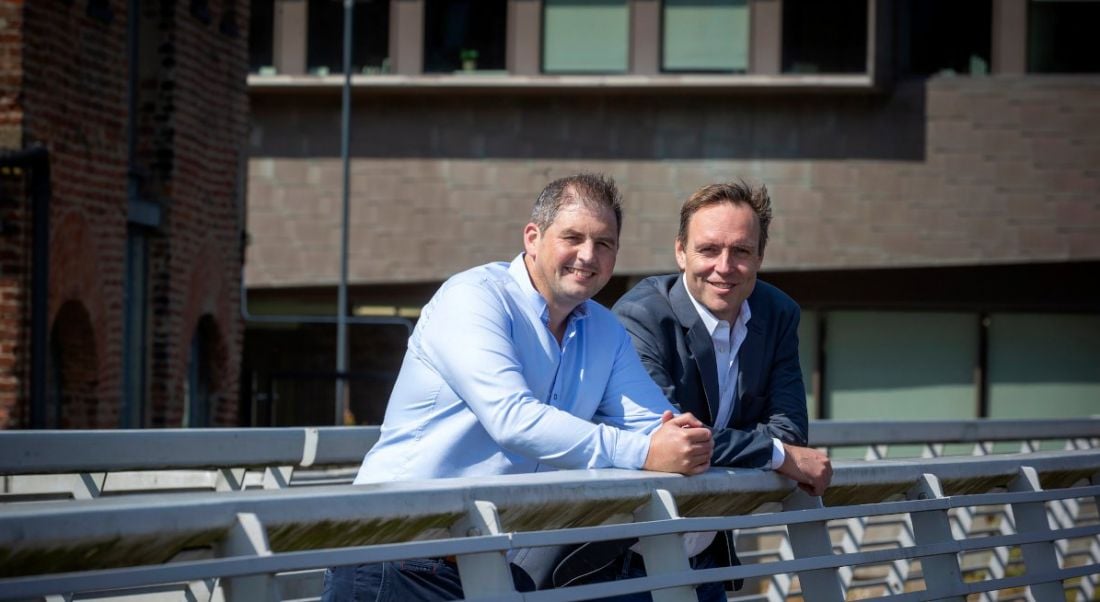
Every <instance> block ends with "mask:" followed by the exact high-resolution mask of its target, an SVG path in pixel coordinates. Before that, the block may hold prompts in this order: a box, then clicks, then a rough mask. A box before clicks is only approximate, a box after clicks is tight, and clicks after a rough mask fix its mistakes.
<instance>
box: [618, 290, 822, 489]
mask: <svg viewBox="0 0 1100 602" xmlns="http://www.w3.org/2000/svg"><path fill="white" fill-rule="evenodd" d="M748 303H749V310H750V311H751V312H752V317H751V319H750V320H749V323H748V336H747V337H746V338H745V342H744V343H743V344H742V345H741V349H740V350H739V351H738V353H737V357H738V369H739V372H738V374H737V375H736V383H737V390H736V393H735V405H734V411H733V413H732V414H731V416H730V421H729V424H718V425H716V424H714V416H716V415H717V414H718V372H717V367H716V364H715V359H714V344H713V343H712V341H711V337H710V333H708V332H707V329H706V327H705V326H704V325H703V321H702V320H701V319H700V318H699V313H698V312H697V311H696V310H695V306H694V305H692V302H691V299H690V297H689V296H688V292H687V289H686V288H685V287H684V281H683V277H682V275H681V274H668V275H664V276H653V277H651V278H646V279H645V280H643V281H641V282H640V283H638V285H637V286H635V287H634V288H633V289H631V290H630V291H629V292H628V293H626V295H624V296H623V297H622V298H621V299H620V300H619V302H618V303H616V304H615V306H614V308H612V311H614V312H615V314H616V315H617V316H618V317H619V320H620V321H621V322H622V323H623V325H624V326H625V327H626V330H627V332H629V333H630V336H631V338H632V339H633V340H634V347H635V349H637V350H638V355H639V356H641V359H642V364H643V365H644V366H645V368H646V370H647V371H648V372H649V375H650V376H651V377H652V378H653V380H654V381H655V382H656V383H657V385H659V386H660V387H661V389H662V390H663V391H664V393H665V396H666V397H668V399H669V401H671V402H672V403H673V404H674V405H676V406H677V407H678V408H679V409H680V410H681V411H684V412H691V413H692V414H694V415H695V416H696V417H697V418H699V420H702V421H703V422H705V423H706V424H708V425H709V426H712V427H716V428H715V432H714V455H713V456H712V458H711V464H712V465H714V466H737V467H744V468H761V467H764V466H767V465H768V463H769V462H770V461H771V454H772V438H773V437H775V438H777V439H779V440H780V441H783V442H785V443H790V444H793V445H801V446H804V445H806V443H807V433H808V429H809V426H808V423H807V420H808V419H807V415H806V389H805V386H804V385H803V382H802V370H801V368H800V367H799V363H798V320H799V314H800V312H799V308H798V304H797V303H795V302H794V300H793V299H791V298H790V297H789V296H787V295H786V294H785V293H784V292H783V291H781V290H779V289H777V288H775V287H774V286H772V285H770V284H768V283H766V282H762V281H760V280H757V282H756V287H755V289H754V290H753V292H752V294H751V295H749V298H748Z"/></svg>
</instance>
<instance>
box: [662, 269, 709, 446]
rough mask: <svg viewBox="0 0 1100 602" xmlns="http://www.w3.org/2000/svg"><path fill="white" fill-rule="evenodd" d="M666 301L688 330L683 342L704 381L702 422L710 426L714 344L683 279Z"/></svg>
mask: <svg viewBox="0 0 1100 602" xmlns="http://www.w3.org/2000/svg"><path fill="white" fill-rule="evenodd" d="M669 301H670V302H671V305H672V310H673V311H674V312H675V313H676V319H677V320H679V322H680V326H682V327H683V328H684V329H686V330H687V332H686V333H685V340H686V342H687V346H688V349H690V350H691V355H692V357H693V358H695V367H696V369H698V370H699V377H700V380H702V381H703V391H704V393H705V394H706V397H707V398H706V400H705V401H706V404H705V409H706V410H707V412H708V414H709V415H708V416H706V418H705V419H704V422H706V423H707V424H710V425H713V424H714V417H715V416H717V415H718V368H717V366H716V364H715V362H716V360H715V359H714V343H713V342H712V341H711V338H710V333H709V332H707V329H706V327H705V326H703V321H702V320H700V319H699V312H697V311H695V306H694V305H693V304H692V303H691V299H690V298H689V297H688V292H687V289H686V288H684V280H683V278H682V277H680V278H677V279H676V284H674V285H673V286H672V290H670V291H669ZM700 405H701V406H703V405H704V404H700ZM700 418H702V417H700Z"/></svg>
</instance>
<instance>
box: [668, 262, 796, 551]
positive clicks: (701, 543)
mask: <svg viewBox="0 0 1100 602" xmlns="http://www.w3.org/2000/svg"><path fill="white" fill-rule="evenodd" d="M683 278H684V288H687V276H686V275H685V276H683ZM687 290H688V291H689V292H688V299H691V304H692V305H694V306H695V311H696V312H697V313H698V314H699V319H700V320H702V321H703V326H705V327H706V329H707V332H709V333H710V339H711V343H712V344H713V345H714V359H715V364H716V366H717V368H718V415H717V416H716V417H715V419H714V427H715V428H725V427H726V425H728V424H729V421H730V416H732V415H733V409H734V405H736V403H737V395H736V393H737V388H738V385H739V384H740V383H739V381H740V379H739V375H740V370H739V365H738V364H739V360H738V357H737V352H738V351H740V350H741V345H742V344H744V342H745V338H746V337H748V335H749V326H748V324H749V320H750V319H752V310H751V309H749V302H748V300H747V299H746V300H745V301H742V302H741V311H740V312H738V314H737V320H736V321H735V322H734V324H733V325H732V326H731V325H730V323H729V322H727V321H725V320H719V319H718V318H717V317H716V316H715V315H714V314H712V313H711V312H710V310H709V309H707V308H706V307H704V306H703V305H702V304H701V303H699V301H697V300H696V299H695V297H693V296H691V293H690V291H691V289H687ZM785 459H786V452H784V450H783V442H782V441H780V440H779V439H776V438H774V437H773V438H772V460H771V463H770V464H769V465H768V468H770V469H772V470H774V469H776V468H779V467H780V466H782V465H783V461H784V460H785ZM714 535H715V532H714V531H707V532H703V533H687V534H685V535H684V547H685V548H686V549H687V553H688V556H695V555H696V554H698V553H699V552H702V551H703V550H705V549H706V548H707V546H709V545H710V542H711V541H712V540H713V539H714Z"/></svg>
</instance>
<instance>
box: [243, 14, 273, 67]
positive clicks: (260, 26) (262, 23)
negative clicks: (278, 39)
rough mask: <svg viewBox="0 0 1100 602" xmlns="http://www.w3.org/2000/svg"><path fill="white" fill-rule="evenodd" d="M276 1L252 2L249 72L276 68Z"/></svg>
mask: <svg viewBox="0 0 1100 602" xmlns="http://www.w3.org/2000/svg"><path fill="white" fill-rule="evenodd" d="M274 9H275V0H252V4H251V6H250V10H251V11H252V13H251V15H250V16H249V26H248V70H249V71H251V72H252V73H257V72H259V71H260V70H261V69H264V68H265V67H266V68H272V69H273V68H274V67H273V65H274V64H275V61H274V59H273V58H272V56H273V44H274V35H275V31H274V29H275V10H274Z"/></svg>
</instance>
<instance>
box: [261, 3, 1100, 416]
mask: <svg viewBox="0 0 1100 602" xmlns="http://www.w3.org/2000/svg"><path fill="white" fill-rule="evenodd" d="M317 2H318V0H308V1H307V0H274V1H273V2H272V1H269V2H268V3H267V6H268V7H269V8H257V9H256V10H255V11H254V13H253V14H254V19H253V22H252V28H253V40H254V44H253V54H252V61H253V64H252V68H253V75H251V76H250V78H249V90H250V94H251V99H252V129H251V134H250V159H249V232H250V234H251V245H250V246H249V248H248V253H247V255H248V259H247V264H246V283H247V285H248V291H249V297H250V299H251V311H253V312H265V313H318V314H325V313H331V312H332V311H333V310H334V308H335V300H334V299H335V297H334V295H335V293H334V285H335V282H336V280H337V277H338V268H339V259H338V245H339V219H340V193H341V188H340V183H341V162H340V156H339V148H340V147H339V142H340V129H339V123H340V121H339V118H340V113H339V111H340V86H341V84H342V81H343V78H342V77H341V76H338V75H333V70H334V69H338V68H339V65H336V64H334V63H333V62H332V60H331V59H326V58H325V57H326V56H328V55H326V54H325V52H324V48H323V47H321V43H320V42H318V41H317V40H318V39H319V37H320V36H321V35H324V33H323V31H324V30H323V29H322V24H323V23H333V22H336V21H335V20H336V19H337V18H338V17H339V15H333V14H331V13H321V12H318V11H320V10H321V9H315V7H314V5H315V4H316V3H317ZM596 5H599V7H600V10H599V11H597V10H596V8H597V7H596ZM830 7H831V8H830ZM1098 9H1100V3H1096V2H1064V3H1063V2H1048V1H1031V2H1029V1H1028V0H989V1H986V2H981V1H979V2H973V3H966V5H965V6H960V5H958V3H951V2H934V1H929V2H906V1H902V0H898V1H890V0H869V1H865V0H858V1H847V2H835V3H819V2H803V1H797V0H747V1H733V0H731V1H729V2H709V3H698V2H695V3H692V2H677V1H673V0H665V1H663V2H662V1H658V0H622V1H621V2H601V3H590V5H585V3H576V2H572V3H570V2H557V1H554V0H506V1H504V0H502V1H500V2H496V3H493V2H489V3H478V4H477V5H476V6H474V3H471V2H462V1H459V0H453V1H444V0H391V1H389V2H381V1H378V0H375V1H374V2H368V3H365V4H364V3H360V4H359V5H357V9H356V10H358V11H361V12H362V14H364V15H368V16H369V18H372V19H373V20H372V21H368V20H367V19H368V16H364V17H362V20H360V19H359V18H358V17H357V20H356V22H355V23H356V27H357V28H359V29H358V31H359V32H360V35H366V36H368V37H370V38H371V39H373V40H374V42H372V43H373V44H375V46H373V47H372V48H373V50H370V51H368V49H366V48H365V47H363V48H360V47H359V46H356V51H355V56H356V57H357V59H356V60H357V61H358V62H357V63H356V71H355V76H354V78H353V80H354V82H353V88H354V95H353V98H354V102H353V109H352V110H353V115H352V126H351V136H352V138H351V140H352V144H351V156H352V159H351V195H352V196H351V238H352V244H351V253H350V268H349V271H350V278H351V283H352V293H351V295H352V306H353V308H355V309H356V311H357V312H358V313H359V314H360V315H376V314H387V315H410V316H415V315H416V311H417V308H418V307H419V306H420V305H421V304H422V303H424V302H425V301H426V300H427V298H428V296H430V294H431V292H432V291H433V290H434V289H435V287H436V286H438V284H439V283H440V282H441V281H442V280H444V279H445V278H447V277H448V276H450V275H452V274H454V273H455V272H457V271H460V270H463V269H466V268H468V267H470V266H473V265H477V264H480V263H484V262H488V261H496V260H508V259H511V258H512V257H514V256H515V254H516V253H518V252H519V250H520V248H521V247H520V231H521V229H522V226H523V225H524V224H525V223H526V221H527V217H528V213H529V211H530V206H531V204H532V202H533V200H534V197H535V196H536V195H537V193H538V191H539V190H540V189H541V188H542V187H543V186H544V185H545V184H546V183H547V182H548V181H549V180H551V179H552V178H554V177H557V176H561V175H565V174H569V173H573V172H576V171H580V170H590V171H600V172H605V173H608V174H610V175H612V176H614V177H615V179H616V180H617V181H618V182H619V184H620V187H621V188H622V190H623V192H624V196H625V199H626V207H625V220H624V228H623V238H622V244H621V249H622V250H621V252H620V255H619V261H618V265H617V268H616V274H617V275H618V276H617V277H616V278H615V279H614V280H613V281H612V283H611V284H610V285H609V286H608V289H607V290H606V291H605V292H604V293H603V294H602V295H601V300H603V301H604V302H613V301H614V299H615V298H617V296H618V295H619V294H621V293H622V292H624V291H625V290H626V289H627V288H628V287H629V286H630V285H632V284H633V283H634V282H636V281H637V279H639V278H641V277H644V276H646V275H649V274H654V273H661V272H668V271H673V270H675V263H674V260H673V254H672V242H673V238H674V236H675V232H676V220H677V217H676V216H677V211H678V208H679V205H680V203H681V202H682V201H683V200H684V199H685V198H686V197H687V196H688V195H689V194H690V193H691V192H692V191H693V190H694V189H696V188H698V187H699V186H701V185H704V184H706V183H710V182H714V181H720V180H728V179H731V178H737V177H743V178H746V179H749V180H751V181H755V182H759V183H763V184H766V185H767V186H768V188H769V190H770V191H771V196H772V199H773V203H774V206H775V215H776V219H775V221H774V222H773V229H772V232H771V237H770V240H769V244H768V250H767V254H766V256H765V262H764V270H765V274H764V276H763V277H764V278H765V279H768V280H769V281H772V282H774V283H776V284H778V285H780V286H781V287H782V288H784V289H785V290H787V291H788V292H789V293H791V294H792V295H793V296H794V297H795V299H796V300H798V301H799V302H800V303H801V304H802V306H803V309H804V316H803V323H802V330H801V338H802V348H803V349H802V353H803V355H802V363H803V369H804V372H805V377H806V383H807V389H808V392H809V393H810V398H811V403H812V405H813V415H816V416H818V417H836V418H855V417H865V418H882V417H898V416H912V417H920V416H925V417H941V418H942V417H960V418H961V417H972V416H1004V417H1008V416H1028V415H1046V416H1051V415H1074V414H1080V413H1090V412H1093V413H1094V412H1095V411H1098V410H1100V369H1097V368H1096V367H1095V366H1097V365H1100V302H1098V301H1097V297H1096V295H1095V293H1094V292H1093V289H1094V287H1095V283H1096V282H1097V281H1098V280H1100V112H1097V111H1096V109H1095V107H1097V106H1100V64H1097V59H1095V58H1093V59H1089V58H1087V57H1088V56H1093V57H1097V56H1100V52H1096V51H1097V50H1098V49H1097V47H1096V42H1095V41H1092V40H1090V39H1089V38H1090V36H1088V35H1087V34H1084V33H1080V32H1079V29H1080V28H1079V27H1078V26H1077V25H1075V23H1076V22H1078V21H1080V20H1082V19H1084V20H1085V21H1087V20H1088V19H1089V18H1091V17H1093V16H1097V15H1100V10H1098ZM494 10H495V11H497V13H499V14H498V15H497V17H496V18H490V17H489V16H486V14H487V13H491V12H492V11H494ZM601 11H602V12H601ZM440 15H443V16H440ZM300 16H309V17H310V18H312V19H313V20H312V21H311V20H310V19H301V18H299V17H300ZM463 19H465V21H464V20H463ZM474 22H478V23H482V24H484V23H486V22H488V23H497V24H498V26H497V30H496V32H495V33H485V32H484V25H482V26H481V27H480V28H477V27H474V26H473V25H472V24H471V23H474ZM455 23H460V24H461V23H467V25H455ZM593 24H595V26H597V27H596V29H595V30H594V31H588V30H585V29H584V28H585V27H588V26H591V25H593ZM440 28H443V33H439V30H440ZM257 31H260V32H261V33H260V34H257V33H256V32H257ZM333 31H336V30H332V31H328V35H329V36H331V35H332V32H333ZM262 32H269V33H266V34H265V33H262ZM382 36H385V38H384V39H385V40H386V41H387V44H385V45H384V46H383V48H384V49H385V52H384V53H381V54H380V53H379V52H378V50H377V49H378V44H379V43H380V42H378V38H379V37H382ZM463 36H465V37H463ZM456 37H457V38H460V39H461V42H460V43H458V46H456V45H455V43H454V42H453V39H455V38H456ZM728 38H734V42H732V43H731V42H729V40H728ZM715 39H717V40H719V41H718V42H715V43H714V44H709V42H699V40H704V41H708V40H715ZM592 40H595V41H592ZM260 43H266V44H267V46H265V47H263V48H257V44H260ZM357 44H365V42H358V43H357ZM586 45H587V46H586ZM576 47H580V48H581V49H582V50H584V52H583V53H579V54H576V53H575V54H570V51H569V49H571V48H576ZM455 48H461V50H460V51H455ZM469 50H475V51H477V52H475V53H474V54H475V56H479V57H482V58H484V57H490V59H491V61H495V62H491V63H490V64H487V65H480V64H479V65H475V66H473V68H470V65H463V64H462V61H463V60H464V58H463V57H467V56H469V55H470V52H469ZM372 52H373V54H372ZM448 53H449V54H448ZM1090 53H1091V54H1090ZM329 54H331V53H329ZM448 57H450V58H448ZM326 60H327V62H326ZM478 60H480V59H478ZM448 61H450V62H448ZM280 328H281V330H278V331H276V330H272V329H265V328H263V327H262V326H260V325H258V324H257V325H252V326H250V327H249V335H248V336H249V338H250V340H255V341H263V343H262V344H260V345H257V346H253V347H252V348H251V349H250V350H246V357H245V366H246V370H245V375H246V376H245V379H246V380H248V381H249V383H248V387H246V388H248V392H247V397H248V399H249V401H248V402H246V403H249V404H251V406H250V407H252V411H253V416H255V417H259V418H260V421H261V422H263V421H264V419H265V418H266V419H270V416H271V414H272V412H274V413H275V414H280V415H282V416H284V417H286V419H287V420H291V418H289V417H288V416H290V415H293V414H294V412H295V410H294V408H295V407H301V406H302V405H303V404H305V403H307V402H306V401H305V397H309V396H314V397H316V398H317V399H318V400H319V401H318V403H319V404H321V405H323V406H328V405H329V404H328V400H329V399H330V398H331V388H330V385H326V384H325V383H329V382H331V374H327V375H326V374H325V371H326V370H327V369H328V368H326V367H327V366H332V365H333V360H332V358H333V351H331V345H328V346H324V345H319V346H318V347H310V351H309V353H308V354H307V355H308V359H304V358H303V357H302V356H301V355H299V354H295V353H293V352H291V351H292V350H293V349H295V348H296V347H298V346H300V345H303V344H305V343H304V341H305V340H307V339H310V340H314V341H316V340H318V338H317V337H318V336H328V337H329V338H330V340H331V335H323V334H321V333H322V332H326V331H325V327H318V326H302V327H300V328H298V329H297V330H295V329H288V328H286V327H280ZM306 332H312V333H313V335H310V336H307V335H305V333H306ZM353 332H358V334H353V347H355V346H357V348H358V349H360V351H359V352H358V356H359V357H360V358H363V359H361V360H360V361H359V362H358V363H357V362H356V361H355V360H354V359H353V362H352V372H353V373H355V374H353V375H352V379H353V381H352V383H353V384H352V406H353V410H355V418H356V421H358V422H372V421H377V419H378V418H380V416H381V407H382V406H384V402H385V392H386V386H385V385H384V384H379V383H381V382H384V381H385V378H386V376H385V375H386V374H387V373H389V374H391V375H392V372H393V371H394V370H395V369H396V366H397V365H398V363H399V361H400V357H401V354H402V352H403V342H402V341H403V338H402V337H401V336H400V333H399V332H397V333H396V334H394V333H391V332H389V331H386V330H385V329H384V328H374V329H372V328H370V327H366V326H364V327H356V328H353ZM280 341H281V342H280ZM356 341H358V342H356ZM272 349H281V350H282V351H280V352H279V353H274V352H271V350H272ZM354 355H356V352H354V351H353V356H354ZM368 358H369V359H368ZM303 362H304V364H308V365H309V369H308V370H306V371H305V372H302V371H301V370H298V369H297V367H300V366H302V365H304V364H303ZM356 374H358V376H359V377H361V379H360V381H361V382H360V384H359V386H358V388H357V385H356V382H357V381H356V380H355V378H356ZM326 379H327V380H326ZM306 381H309V382H310V383H313V384H311V385H309V386H305V385H303V383H304V382H306ZM372 383H373V384H372ZM326 387H329V388H326ZM1035 399H1041V400H1044V401H1043V402H1042V403H1035V402H1034V401H1029V400H1035ZM262 408H267V409H266V410H265V409H262ZM272 408H276V409H275V410H273V409H272ZM298 416H299V418H300V419H302V420H306V421H317V422H324V421H327V420H332V416H331V412H330V413H329V414H328V415H327V416H326V415H325V414H324V412H323V411H317V412H313V413H308V415H307V414H298ZM275 422H278V420H275Z"/></svg>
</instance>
